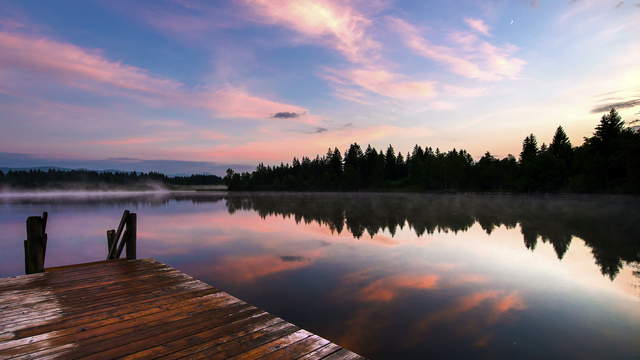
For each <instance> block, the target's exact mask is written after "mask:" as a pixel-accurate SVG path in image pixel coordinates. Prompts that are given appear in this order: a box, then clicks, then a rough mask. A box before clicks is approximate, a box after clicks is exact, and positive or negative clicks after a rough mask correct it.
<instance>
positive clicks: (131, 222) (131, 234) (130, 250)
mask: <svg viewBox="0 0 640 360" xmlns="http://www.w3.org/2000/svg"><path fill="white" fill-rule="evenodd" d="M136 222H137V216H136V213H130V214H129V217H128V218H127V230H128V236H127V259H129V260H134V259H135V258H136V242H137V231H138V229H137V224H136Z"/></svg>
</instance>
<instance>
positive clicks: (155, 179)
mask: <svg viewBox="0 0 640 360" xmlns="http://www.w3.org/2000/svg"><path fill="white" fill-rule="evenodd" d="M220 184H222V178H221V177H219V176H216V175H190V176H173V177H172V176H167V175H164V174H161V173H158V172H148V173H144V172H135V171H133V172H120V171H91V170H61V169H47V170H38V169H34V170H9V171H7V172H2V171H0V189H2V188H9V189H65V188H73V189H128V190H130V189H139V190H145V189H152V188H157V187H173V186H191V185H220Z"/></svg>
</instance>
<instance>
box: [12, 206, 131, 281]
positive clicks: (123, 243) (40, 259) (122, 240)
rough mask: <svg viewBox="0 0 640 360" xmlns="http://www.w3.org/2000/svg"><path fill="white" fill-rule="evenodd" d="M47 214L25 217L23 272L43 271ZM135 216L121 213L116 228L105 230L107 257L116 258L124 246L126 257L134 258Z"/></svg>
mask: <svg viewBox="0 0 640 360" xmlns="http://www.w3.org/2000/svg"><path fill="white" fill-rule="evenodd" d="M48 218H49V214H48V213H47V212H46V211H45V212H43V213H42V216H29V217H28V218H27V240H24V272H25V273H26V274H35V273H41V272H44V271H45V269H44V262H45V257H46V254H47V232H46V231H47V220H48ZM136 243H137V216H136V213H132V212H130V211H129V210H125V211H124V212H123V213H122V218H121V219H120V224H118V228H117V230H116V229H112V230H107V259H106V260H117V259H119V258H120V256H121V255H122V252H123V250H124V249H125V248H126V251H127V252H126V256H127V259H129V260H133V259H136V257H137V254H136V246H137V244H136Z"/></svg>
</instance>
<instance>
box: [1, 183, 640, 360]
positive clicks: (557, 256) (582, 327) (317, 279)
mask: <svg viewBox="0 0 640 360" xmlns="http://www.w3.org/2000/svg"><path fill="white" fill-rule="evenodd" d="M124 209H129V210H131V211H134V212H136V213H137V214H138V257H139V258H143V257H152V258H155V259H158V260H160V261H162V262H164V263H166V264H168V265H171V266H173V267H175V268H177V269H180V270H182V271H184V272H186V273H188V274H190V275H192V276H194V277H196V278H198V279H200V280H203V281H205V282H207V283H209V284H211V285H214V286H216V287H218V288H221V289H223V290H225V291H227V292H229V293H231V294H233V295H235V296H237V297H239V298H241V299H243V300H245V301H247V302H249V303H251V304H253V305H255V306H258V307H261V308H263V309H265V310H266V311H269V312H271V313H273V314H275V315H278V316H280V317H282V318H284V319H285V320H287V321H290V322H292V323H294V324H297V325H299V326H301V327H303V328H305V329H307V330H309V331H311V332H314V333H317V334H318V335H320V336H323V337H325V338H327V339H329V340H331V341H333V342H336V343H338V344H340V345H342V346H345V347H347V348H349V349H351V350H353V351H355V352H357V353H360V354H362V355H364V356H368V357H371V358H373V359H400V358H402V359H424V358H436V359H440V358H473V359H490V358H517V359H540V358H545V359H561V358H567V357H570V358H580V359H590V358H592V359H605V358H606V359H637V358H640V263H639V261H640V199H638V198H633V197H623V196H563V195H553V196H535V197H534V196H515V195H514V196H510V195H481V194H477V195H465V194H461V195H448V194H443V195H429V194H391V193H385V194H370V193H326V194H325V193H319V194H311V193H248V194H243V193H229V194H227V193H213V192H211V193H205V192H202V193H187V192H185V193H163V192H157V193H111V194H95V193H77V194H75V195H71V196H70V195H67V194H39V195H36V196H31V195H30V196H9V195H7V194H4V195H2V196H0V224H1V229H2V231H1V232H0V276H2V277H5V276H13V275H18V274H22V273H23V271H24V262H23V261H24V256H23V248H22V240H23V239H24V238H25V236H26V235H25V219H26V217H27V216H30V215H40V213H41V212H42V211H48V212H49V223H48V226H47V232H48V235H49V240H48V246H47V261H46V266H48V267H49V266H56V265H64V264H71V263H81V262H88V261H95V260H101V259H103V258H104V257H105V256H106V252H107V249H106V235H105V232H106V230H107V229H112V228H115V227H116V226H117V223H118V221H119V219H120V216H121V214H122V211H123V210H124Z"/></svg>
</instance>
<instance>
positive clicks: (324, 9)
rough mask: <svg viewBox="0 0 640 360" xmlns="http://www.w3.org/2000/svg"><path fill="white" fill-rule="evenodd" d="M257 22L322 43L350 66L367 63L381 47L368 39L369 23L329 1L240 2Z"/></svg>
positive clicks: (352, 10)
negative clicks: (354, 63)
mask: <svg viewBox="0 0 640 360" xmlns="http://www.w3.org/2000/svg"><path fill="white" fill-rule="evenodd" d="M242 1H243V3H244V4H245V5H246V6H247V7H248V8H249V9H250V10H251V13H252V15H253V17H254V19H255V20H256V21H259V22H264V23H268V24H276V25H281V26H284V27H287V28H289V29H292V30H294V31H295V32H296V33H298V34H299V35H301V36H302V37H303V38H304V39H305V40H306V41H313V42H318V41H319V42H321V43H322V44H324V45H325V46H328V47H330V48H333V49H334V50H336V51H338V52H339V53H341V54H343V55H344V56H345V57H347V58H348V59H349V60H350V61H352V62H357V63H363V62H367V61H369V60H370V56H371V54H372V51H373V50H375V49H377V48H378V47H379V46H380V44H379V43H378V42H376V41H375V40H373V39H372V38H371V37H370V36H368V35H367V31H368V28H369V27H370V26H371V24H372V22H371V20H370V19H368V18H367V17H366V16H365V15H363V14H362V13H360V12H359V11H358V10H357V9H356V8H354V7H352V6H349V2H343V1H331V0H300V1H288V0H242Z"/></svg>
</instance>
